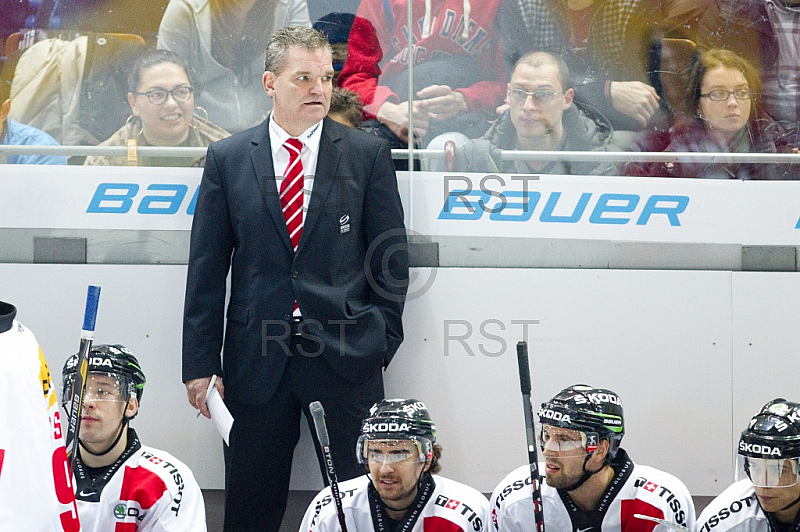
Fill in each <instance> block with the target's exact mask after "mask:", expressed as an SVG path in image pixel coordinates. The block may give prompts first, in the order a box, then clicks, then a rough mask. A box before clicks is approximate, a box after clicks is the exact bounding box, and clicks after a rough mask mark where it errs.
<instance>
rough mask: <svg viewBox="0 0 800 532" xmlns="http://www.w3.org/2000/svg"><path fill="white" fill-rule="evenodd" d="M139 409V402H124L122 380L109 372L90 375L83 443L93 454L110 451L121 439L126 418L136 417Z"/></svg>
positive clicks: (83, 419)
mask: <svg viewBox="0 0 800 532" xmlns="http://www.w3.org/2000/svg"><path fill="white" fill-rule="evenodd" d="M137 409H138V402H137V401H136V399H131V400H130V401H128V402H125V400H124V399H123V393H122V390H121V385H120V381H119V380H118V379H116V378H115V377H114V376H112V375H109V374H105V373H90V374H89V376H88V378H87V382H86V391H85V392H84V395H83V411H82V412H81V432H80V439H81V443H82V444H83V445H84V446H85V447H87V448H88V449H89V450H90V451H98V450H103V449H106V448H107V447H108V446H109V445H111V443H112V442H113V441H114V439H115V438H116V437H117V434H118V432H119V427H120V423H121V422H122V418H123V416H124V415H126V414H127V415H128V416H132V415H133V414H135V413H136V410H137Z"/></svg>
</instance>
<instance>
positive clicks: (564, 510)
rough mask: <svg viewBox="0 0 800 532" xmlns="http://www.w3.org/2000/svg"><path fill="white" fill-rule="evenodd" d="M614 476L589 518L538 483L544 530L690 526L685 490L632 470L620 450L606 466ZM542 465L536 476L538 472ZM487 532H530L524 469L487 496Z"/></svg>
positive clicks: (667, 478)
mask: <svg viewBox="0 0 800 532" xmlns="http://www.w3.org/2000/svg"><path fill="white" fill-rule="evenodd" d="M611 465H612V467H614V471H615V476H614V479H613V480H612V481H611V484H610V486H609V487H608V489H607V490H606V492H605V493H604V494H603V497H602V498H601V499H600V503H599V505H598V507H597V508H596V509H595V510H593V511H590V512H584V511H582V510H581V509H580V508H578V507H577V506H576V505H575V504H574V503H573V502H572V500H571V499H570V498H569V495H568V494H567V493H566V492H564V491H561V490H557V489H555V488H552V487H550V486H548V485H547V484H546V483H545V482H544V476H543V477H542V481H541V486H542V503H543V506H544V523H545V529H546V530H548V531H553V532H569V531H575V532H590V531H591V532H653V531H654V530H657V531H658V532H669V529H668V528H667V527H665V526H663V525H658V524H656V523H654V522H652V521H648V520H644V519H639V518H637V517H634V514H644V515H649V516H651V517H657V518H659V519H664V520H666V521H670V522H672V523H676V524H678V525H681V526H684V527H687V528H690V529H691V528H692V527H693V526H694V517H695V515H694V503H693V502H692V497H691V495H689V490H688V489H687V488H686V486H685V485H684V484H683V482H681V481H680V480H678V479H677V478H675V477H674V476H672V475H670V474H669V473H665V472H663V471H659V470H658V469H655V468H652V467H648V466H642V465H635V464H634V463H633V462H632V461H631V460H630V459H629V458H628V455H627V453H626V452H625V451H624V450H622V449H620V450H619V451H618V452H617V456H616V457H615V458H614V460H612V462H611ZM544 470H545V469H544V462H542V463H541V464H539V471H540V472H541V471H544ZM489 503H490V505H491V522H492V530H494V531H499V532H531V531H534V530H535V529H536V526H535V524H534V523H535V519H534V515H533V498H532V495H531V470H530V466H528V465H526V466H523V467H520V468H518V469H516V470H514V471H512V472H511V473H510V474H509V475H507V476H506V478H504V479H503V480H502V481H501V482H500V484H499V485H498V486H497V487H496V488H495V490H494V493H492V498H491V499H490V501H489Z"/></svg>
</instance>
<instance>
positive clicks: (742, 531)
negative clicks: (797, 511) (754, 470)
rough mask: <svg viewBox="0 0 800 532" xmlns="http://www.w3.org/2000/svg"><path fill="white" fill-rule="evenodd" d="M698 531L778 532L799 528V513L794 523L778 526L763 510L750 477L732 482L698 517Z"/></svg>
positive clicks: (793, 530) (792, 530) (792, 531)
mask: <svg viewBox="0 0 800 532" xmlns="http://www.w3.org/2000/svg"><path fill="white" fill-rule="evenodd" d="M694 529H695V530H696V531H697V532H711V531H712V530H713V531H714V532H722V531H730V532H779V531H780V530H789V531H791V532H797V531H798V530H800V515H798V516H797V518H795V520H794V524H793V525H792V526H789V527H787V526H785V525H784V526H783V527H779V526H778V525H777V524H776V523H775V518H774V517H773V516H772V515H771V514H768V513H766V512H765V511H764V510H762V509H761V506H760V505H759V504H758V499H757V498H756V491H755V488H754V487H753V483H752V482H751V481H750V479H747V478H745V479H742V480H740V481H739V482H736V483H734V484H731V485H730V486H728V488H727V489H726V490H725V491H723V492H722V493H720V494H719V495H718V496H717V497H716V498H715V499H714V500H713V501H711V502H710V503H709V504H708V506H706V507H705V509H704V510H703V511H702V512H701V513H700V517H698V518H697V525H696V526H695V528H694Z"/></svg>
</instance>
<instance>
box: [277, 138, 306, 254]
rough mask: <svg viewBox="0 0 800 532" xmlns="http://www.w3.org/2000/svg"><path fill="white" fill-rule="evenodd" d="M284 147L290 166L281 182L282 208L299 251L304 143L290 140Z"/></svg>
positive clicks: (301, 231) (301, 226)
mask: <svg viewBox="0 0 800 532" xmlns="http://www.w3.org/2000/svg"><path fill="white" fill-rule="evenodd" d="M283 147H284V148H286V149H287V150H288V151H289V164H288V165H286V170H284V172H283V181H281V189H280V200H281V208H282V209H283V219H284V220H286V229H287V230H288V231H289V239H290V240H291V241H292V249H294V251H297V244H299V243H300V235H301V234H302V233H303V162H302V161H301V160H300V150H302V149H303V143H302V142H300V141H299V140H298V139H289V140H287V141H286V142H285V143H284V144H283Z"/></svg>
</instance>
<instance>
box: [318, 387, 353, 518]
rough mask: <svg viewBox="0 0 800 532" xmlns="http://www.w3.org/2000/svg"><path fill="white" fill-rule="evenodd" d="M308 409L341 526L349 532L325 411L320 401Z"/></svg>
mask: <svg viewBox="0 0 800 532" xmlns="http://www.w3.org/2000/svg"><path fill="white" fill-rule="evenodd" d="M308 409H309V410H310V411H311V417H312V418H313V419H314V428H316V429H317V439H318V440H319V447H320V449H322V456H323V458H324V459H325V471H326V472H327V473H328V482H329V483H330V485H331V493H333V501H334V502H335V503H336V513H337V514H338V516H339V525H340V526H341V527H342V532H347V525H346V524H345V520H344V508H342V495H341V493H339V481H338V480H336V469H334V467H333V456H332V455H331V441H330V438H328V427H327V425H326V424H325V409H323V408H322V403H320V402H319V401H314V402H313V403H311V404H310V405H308Z"/></svg>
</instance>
